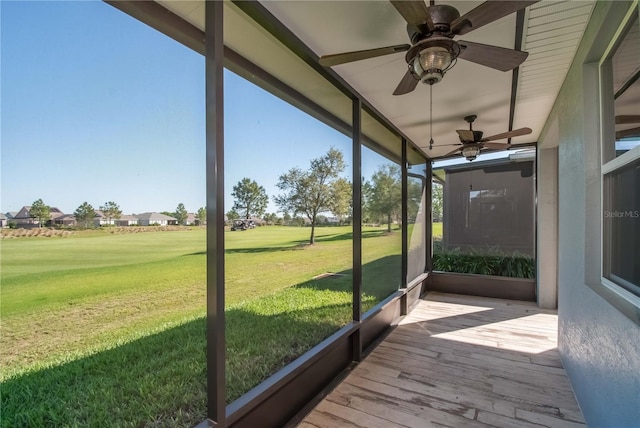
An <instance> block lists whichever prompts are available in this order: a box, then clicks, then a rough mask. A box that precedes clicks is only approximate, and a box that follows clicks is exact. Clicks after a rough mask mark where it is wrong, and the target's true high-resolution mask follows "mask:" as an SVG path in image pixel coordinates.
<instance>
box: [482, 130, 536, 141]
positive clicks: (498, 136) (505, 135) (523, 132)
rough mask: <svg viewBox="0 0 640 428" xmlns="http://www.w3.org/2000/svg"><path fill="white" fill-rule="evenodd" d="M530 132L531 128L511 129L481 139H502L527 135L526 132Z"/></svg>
mask: <svg viewBox="0 0 640 428" xmlns="http://www.w3.org/2000/svg"><path fill="white" fill-rule="evenodd" d="M531 132H532V131H531V128H520V129H514V130H513V131H508V132H503V133H502V134H496V135H492V136H490V137H487V138H483V139H482V141H495V140H503V139H505V138H513V137H519V136H521V135H528V134H531ZM485 145H486V144H485Z"/></svg>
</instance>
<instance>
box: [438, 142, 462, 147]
mask: <svg viewBox="0 0 640 428" xmlns="http://www.w3.org/2000/svg"><path fill="white" fill-rule="evenodd" d="M462 145H463V144H462V143H455V144H435V145H434V146H433V147H447V146H462Z"/></svg>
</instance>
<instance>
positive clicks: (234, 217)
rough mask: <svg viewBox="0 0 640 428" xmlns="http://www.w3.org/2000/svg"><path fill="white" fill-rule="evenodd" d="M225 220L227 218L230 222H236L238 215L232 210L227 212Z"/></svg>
mask: <svg viewBox="0 0 640 428" xmlns="http://www.w3.org/2000/svg"><path fill="white" fill-rule="evenodd" d="M227 218H228V219H229V220H231V221H233V220H237V219H239V218H240V214H238V212H237V211H236V210H234V209H230V210H229V211H228V212H227Z"/></svg>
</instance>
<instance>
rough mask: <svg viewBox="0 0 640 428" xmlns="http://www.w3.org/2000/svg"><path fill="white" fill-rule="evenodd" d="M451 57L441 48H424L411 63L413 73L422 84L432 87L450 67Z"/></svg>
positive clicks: (446, 50)
mask: <svg viewBox="0 0 640 428" xmlns="http://www.w3.org/2000/svg"><path fill="white" fill-rule="evenodd" d="M452 61H453V56H452V55H451V52H449V50H448V49H446V48H444V47H441V46H432V47H429V48H426V49H425V50H423V51H422V52H420V54H419V55H418V56H416V58H415V60H414V61H413V71H414V72H415V73H416V74H417V75H418V76H420V80H421V81H422V82H423V83H427V84H429V85H433V84H434V83H438V82H439V81H440V80H442V77H443V76H444V73H445V71H447V70H448V69H449V68H450V67H451V62H452Z"/></svg>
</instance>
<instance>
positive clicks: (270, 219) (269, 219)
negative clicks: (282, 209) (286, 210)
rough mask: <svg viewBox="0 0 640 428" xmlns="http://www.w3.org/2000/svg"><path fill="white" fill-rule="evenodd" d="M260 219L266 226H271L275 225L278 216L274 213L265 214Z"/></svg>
mask: <svg viewBox="0 0 640 428" xmlns="http://www.w3.org/2000/svg"><path fill="white" fill-rule="evenodd" d="M262 219H263V220H264V221H265V222H266V223H267V225H270V226H273V225H274V224H276V220H277V219H278V216H277V215H276V213H271V214H269V213H267V214H265V215H264V217H263V218H262Z"/></svg>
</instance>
